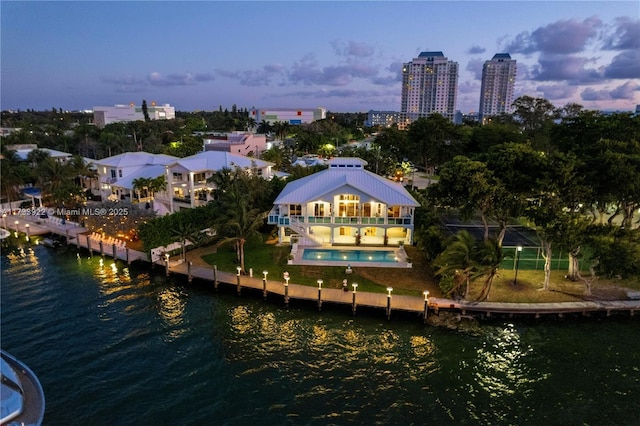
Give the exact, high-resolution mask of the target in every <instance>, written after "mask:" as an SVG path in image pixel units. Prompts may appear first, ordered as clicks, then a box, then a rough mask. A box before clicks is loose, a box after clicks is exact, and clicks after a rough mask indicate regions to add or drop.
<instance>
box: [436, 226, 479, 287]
mask: <svg viewBox="0 0 640 426" xmlns="http://www.w3.org/2000/svg"><path fill="white" fill-rule="evenodd" d="M474 246H475V240H474V239H473V237H472V236H471V234H470V233H469V232H468V231H464V230H463V231H459V232H458V233H457V234H456V235H454V236H453V238H452V239H451V241H450V242H449V244H448V245H447V248H446V249H445V250H444V251H443V252H442V253H440V255H438V257H437V258H436V260H435V261H434V265H435V266H436V267H437V268H438V269H437V270H436V275H437V276H441V277H442V276H447V275H448V276H453V279H454V282H453V287H452V288H451V289H450V290H449V293H454V292H456V293H458V292H459V291H460V287H462V285H463V284H465V285H466V289H465V291H464V296H466V295H467V294H469V283H470V281H471V277H472V275H473V272H474V261H473V253H474Z"/></svg>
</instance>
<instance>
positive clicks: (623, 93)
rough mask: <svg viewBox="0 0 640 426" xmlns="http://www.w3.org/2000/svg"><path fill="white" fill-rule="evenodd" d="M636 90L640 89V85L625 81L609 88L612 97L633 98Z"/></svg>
mask: <svg viewBox="0 0 640 426" xmlns="http://www.w3.org/2000/svg"><path fill="white" fill-rule="evenodd" d="M637 91H640V85H638V84H637V83H633V82H631V81H627V82H626V83H624V84H621V85H620V86H618V87H616V88H615V89H613V90H611V92H610V94H611V98H612V99H628V100H633V99H634V98H635V92H637Z"/></svg>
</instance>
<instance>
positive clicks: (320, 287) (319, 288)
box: [317, 279, 324, 311]
mask: <svg viewBox="0 0 640 426" xmlns="http://www.w3.org/2000/svg"><path fill="white" fill-rule="evenodd" d="M317 282H318V311H320V309H321V308H322V283H323V282H324V281H322V280H321V279H319V280H318V281H317Z"/></svg>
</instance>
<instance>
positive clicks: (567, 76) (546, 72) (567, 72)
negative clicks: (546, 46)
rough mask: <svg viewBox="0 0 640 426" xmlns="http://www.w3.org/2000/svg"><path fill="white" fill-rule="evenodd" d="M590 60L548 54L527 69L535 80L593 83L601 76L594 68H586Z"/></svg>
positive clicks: (530, 76)
mask: <svg viewBox="0 0 640 426" xmlns="http://www.w3.org/2000/svg"><path fill="white" fill-rule="evenodd" d="M589 62H590V61H589V60H587V59H586V58H582V57H577V56H562V55H550V56H544V57H541V58H540V59H539V60H538V63H537V64H536V65H533V66H532V67H531V69H530V70H529V78H530V79H532V80H536V81H561V80H568V81H572V82H574V83H594V82H596V81H598V80H600V79H601V78H602V76H601V74H600V73H599V72H598V71H597V70H595V69H592V68H591V69H589V68H586V65H587V64H588V63H589Z"/></svg>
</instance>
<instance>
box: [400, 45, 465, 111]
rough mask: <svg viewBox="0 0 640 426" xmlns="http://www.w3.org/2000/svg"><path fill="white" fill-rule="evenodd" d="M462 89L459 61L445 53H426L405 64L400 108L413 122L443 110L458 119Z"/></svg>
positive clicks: (403, 66)
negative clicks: (447, 56) (459, 92)
mask: <svg viewBox="0 0 640 426" xmlns="http://www.w3.org/2000/svg"><path fill="white" fill-rule="evenodd" d="M457 92H458V63H457V62H453V61H449V60H448V59H447V58H446V57H445V56H444V54H443V53H442V52H422V53H420V55H418V57H417V58H415V59H413V61H411V62H407V63H405V64H403V65H402V103H401V108H400V111H401V112H402V113H404V114H406V119H407V120H409V121H410V122H413V121H415V120H416V119H418V118H420V117H428V116H429V115H430V114H432V113H439V114H441V115H443V116H444V117H446V118H448V119H449V120H451V121H453V120H454V118H455V117H454V115H455V112H456V96H457Z"/></svg>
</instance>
